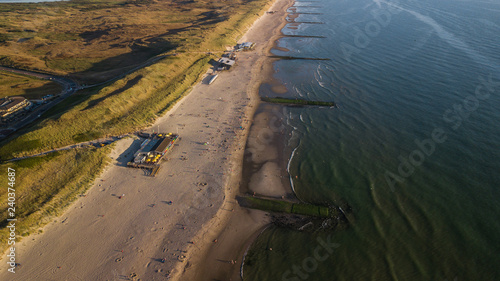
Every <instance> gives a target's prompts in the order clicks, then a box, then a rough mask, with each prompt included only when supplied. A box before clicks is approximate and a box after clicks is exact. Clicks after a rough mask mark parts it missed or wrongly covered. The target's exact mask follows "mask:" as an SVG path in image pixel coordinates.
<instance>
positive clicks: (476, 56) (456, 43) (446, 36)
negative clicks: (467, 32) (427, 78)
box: [374, 0, 498, 70]
mask: <svg viewBox="0 0 500 281" xmlns="http://www.w3.org/2000/svg"><path fill="white" fill-rule="evenodd" d="M374 1H379V2H382V1H383V3H385V4H387V5H388V6H391V7H394V8H396V9H398V10H401V11H405V12H407V13H409V14H411V15H413V16H414V17H415V18H416V19H418V20H419V21H421V22H423V23H425V24H427V25H429V26H430V27H432V28H433V29H434V31H435V32H436V34H437V35H438V36H439V38H441V39H442V40H444V41H445V42H446V43H448V44H449V45H450V46H452V47H453V48H455V49H458V50H460V51H462V52H464V53H465V54H466V55H467V56H468V57H469V58H470V59H472V60H473V61H474V62H476V63H478V64H480V65H484V66H487V67H492V68H494V69H495V70H496V69H498V66H492V65H491V63H490V62H491V61H492V60H491V59H490V58H487V57H485V56H483V55H481V54H480V53H478V52H476V51H475V50H474V49H472V48H471V47H470V46H469V45H468V44H467V43H465V42H464V41H462V40H461V39H460V38H458V37H457V36H455V35H454V34H453V33H451V32H449V31H448V30H446V29H445V28H444V27H442V26H441V25H440V24H439V23H438V22H436V21H435V20H434V19H433V18H431V17H429V16H426V15H422V14H420V13H419V12H416V11H414V10H410V9H407V8H404V7H401V6H399V5H397V4H394V3H391V2H387V1H384V0H374Z"/></svg>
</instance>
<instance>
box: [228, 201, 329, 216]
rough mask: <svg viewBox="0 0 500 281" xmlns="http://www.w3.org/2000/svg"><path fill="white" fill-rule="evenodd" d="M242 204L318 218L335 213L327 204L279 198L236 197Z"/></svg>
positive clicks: (253, 207)
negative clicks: (320, 204)
mask: <svg viewBox="0 0 500 281" xmlns="http://www.w3.org/2000/svg"><path fill="white" fill-rule="evenodd" d="M236 200H238V203H239V204H240V206H242V207H245V208H251V209H259V210H263V211H269V212H277V213H287V214H295V215H303V216H309V217H317V218H330V217H332V215H333V214H331V212H330V208H329V207H327V206H318V205H312V204H306V203H294V202H289V201H283V200H277V199H264V198H259V197H249V196H247V197H242V196H238V197H236Z"/></svg>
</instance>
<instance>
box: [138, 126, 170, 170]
mask: <svg viewBox="0 0 500 281" xmlns="http://www.w3.org/2000/svg"><path fill="white" fill-rule="evenodd" d="M177 137H178V135H176V134H171V133H169V134H153V135H151V136H150V137H149V138H148V139H146V140H145V141H144V142H143V143H142V144H141V148H140V149H139V150H138V151H137V152H136V153H135V154H134V161H133V162H130V163H129V164H128V165H129V166H131V167H137V165H156V164H158V163H159V162H160V159H161V157H162V156H163V155H165V153H167V151H168V150H169V149H170V148H171V147H172V145H173V144H174V142H175V141H176V140H177Z"/></svg>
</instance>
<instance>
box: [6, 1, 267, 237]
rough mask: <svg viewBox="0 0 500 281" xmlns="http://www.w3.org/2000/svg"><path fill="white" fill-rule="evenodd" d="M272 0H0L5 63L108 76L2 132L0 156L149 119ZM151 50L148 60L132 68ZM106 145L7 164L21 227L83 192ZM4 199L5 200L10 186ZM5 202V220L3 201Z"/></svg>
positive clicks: (82, 77) (103, 159)
mask: <svg viewBox="0 0 500 281" xmlns="http://www.w3.org/2000/svg"><path fill="white" fill-rule="evenodd" d="M270 3H271V1H269V0H255V1H243V0H236V1H229V2H228V1H222V0H215V1H162V0H135V1H134V0H115V1H104V0H72V1H68V2H58V3H49V2H47V3H43V4H3V5H0V34H2V36H0V65H4V66H11V67H17V68H21V69H28V70H37V71H42V72H47V73H54V74H58V75H68V76H69V77H70V78H73V79H75V80H77V81H78V82H79V83H80V84H82V85H83V84H87V85H89V84H93V83H98V82H103V81H105V82H106V84H104V85H100V86H96V87H91V88H87V89H85V90H80V91H78V92H77V93H76V94H74V95H72V96H71V97H69V98H67V99H65V100H64V101H63V102H61V103H59V104H58V105H57V106H55V107H53V108H52V109H51V110H49V111H47V112H45V113H44V115H43V116H42V118H40V119H39V121H36V122H34V123H33V124H31V125H30V126H28V127H26V128H24V129H22V130H20V131H18V132H16V133H15V134H14V135H12V136H11V137H9V139H7V140H4V141H3V142H2V143H0V159H1V160H7V159H11V158H13V157H18V156H24V155H31V154H34V153H37V152H41V151H45V150H49V149H52V148H56V147H61V146H65V145H69V144H73V143H77V142H82V141H87V140H92V139H95V138H99V137H104V136H107V135H119V134H124V133H129V132H134V131H136V130H139V129H143V128H145V127H147V126H148V125H150V124H152V122H153V121H154V120H155V119H156V118H157V117H158V116H160V115H162V114H164V113H165V112H166V111H167V110H168V109H170V108H171V107H172V106H173V105H174V104H175V102H177V101H178V100H179V99H180V98H182V97H183V96H184V95H185V94H187V93H188V92H189V90H190V87H192V86H193V85H194V84H195V83H196V82H198V81H200V79H201V78H202V75H203V74H204V73H205V72H206V71H207V69H208V68H209V67H210V65H209V63H208V62H209V61H210V60H211V59H213V58H215V56H214V55H213V53H217V52H222V51H224V50H225V48H226V46H232V45H234V44H235V43H236V40H237V39H238V38H239V37H240V36H241V35H242V34H243V33H244V32H245V30H246V28H248V27H249V26H250V25H251V24H252V23H253V21H255V19H256V18H257V17H258V16H259V15H262V14H263V13H264V11H265V10H266V9H267V8H268V7H269V5H270ZM26 18H30V19H31V20H29V21H26V20H25V19H26ZM148 60H149V61H151V62H152V63H151V64H149V65H148V66H145V67H142V68H141V69H139V70H136V71H133V72H132V71H131V70H132V69H135V68H136V67H137V66H139V65H143V64H144V62H146V61H148ZM153 62H154V63H153ZM123 74H125V76H124V78H121V79H118V80H110V79H111V78H114V77H117V75H123ZM109 149H110V148H108V147H104V148H98V149H97V148H86V149H78V150H70V151H64V152H57V153H51V154H48V155H47V156H44V157H35V158H30V159H25V160H21V161H16V162H6V163H3V164H1V165H0V166H1V169H2V170H3V171H5V170H7V168H9V167H10V168H14V169H16V173H17V175H16V177H17V179H18V183H17V187H16V189H17V191H16V197H17V202H16V204H17V205H16V208H17V209H18V210H19V212H18V218H22V222H19V225H18V227H19V228H18V231H19V232H18V233H19V234H21V235H23V236H25V235H28V234H30V233H34V232H36V231H37V229H38V228H39V227H41V226H43V225H44V224H45V223H47V222H49V221H50V220H51V218H53V217H54V216H57V215H59V214H61V213H62V212H63V211H64V209H65V207H67V206H68V205H69V204H70V203H71V202H73V201H74V200H75V199H76V198H78V196H79V195H80V194H83V193H84V192H85V191H86V190H87V188H89V186H90V183H91V182H92V180H93V179H94V178H95V177H96V176H97V175H99V173H100V172H101V171H102V170H103V168H104V167H105V166H106V163H107V156H106V155H107V154H108V152H109ZM0 200H2V202H6V201H5V200H6V193H5V190H2V191H0ZM0 211H1V214H2V216H3V217H0V221H2V222H5V219H6V217H5V215H6V211H5V210H4V209H2V210H0ZM6 231H7V230H6V228H5V224H2V225H1V226H0V232H1V233H2V235H0V237H7V236H6V235H4V234H6ZM2 239H4V238H2ZM0 242H1V243H2V245H6V243H3V242H2V241H0Z"/></svg>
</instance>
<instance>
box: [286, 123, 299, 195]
mask: <svg viewBox="0 0 500 281" xmlns="http://www.w3.org/2000/svg"><path fill="white" fill-rule="evenodd" d="M292 133H293V132H292ZM299 145H300V142H299V144H297V146H296V147H295V148H294V149H293V151H292V155H290V159H289V160H288V164H287V165H286V171H287V172H288V178H290V186H291V187H292V191H293V193H294V194H295V196H297V193H295V187H294V186H293V178H292V175H291V174H290V164H291V163H292V159H293V157H294V156H295V151H297V148H299Z"/></svg>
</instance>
